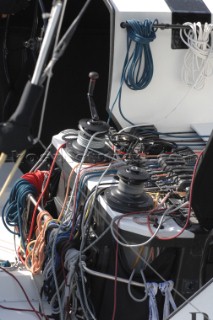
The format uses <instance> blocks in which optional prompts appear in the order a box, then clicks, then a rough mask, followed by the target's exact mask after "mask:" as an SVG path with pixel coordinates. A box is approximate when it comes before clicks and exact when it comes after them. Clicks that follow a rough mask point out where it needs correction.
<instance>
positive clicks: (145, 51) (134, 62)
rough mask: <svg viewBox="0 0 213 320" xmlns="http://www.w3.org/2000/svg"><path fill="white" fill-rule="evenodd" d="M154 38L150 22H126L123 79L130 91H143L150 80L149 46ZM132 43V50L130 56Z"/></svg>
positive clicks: (151, 73) (151, 71) (150, 58)
mask: <svg viewBox="0 0 213 320" xmlns="http://www.w3.org/2000/svg"><path fill="white" fill-rule="evenodd" d="M154 23H155V21H154ZM155 38H156V33H155V30H154V28H153V22H152V21H150V20H145V21H144V22H140V21H136V20H127V57H126V59H125V62H126V64H125V65H124V69H125V74H124V79H125V83H126V85H127V86H128V87H129V88H130V89H132V90H141V89H144V88H146V87H147V86H148V84H149V83H150V81H151V80H152V76H153V70H154V68H153V59H152V53H151V49H150V45H149V44H150V42H152V41H153V40H154V39H155ZM133 42H134V48H133V51H132V53H131V54H130V51H131V47H132V43H133Z"/></svg>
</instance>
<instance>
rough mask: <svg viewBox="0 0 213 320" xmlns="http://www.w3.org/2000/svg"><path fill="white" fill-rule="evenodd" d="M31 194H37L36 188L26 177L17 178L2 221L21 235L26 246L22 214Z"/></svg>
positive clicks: (16, 233) (4, 208)
mask: <svg viewBox="0 0 213 320" xmlns="http://www.w3.org/2000/svg"><path fill="white" fill-rule="evenodd" d="M29 194H32V195H33V196H37V190H36V188H35V187H34V186H33V185H32V184H31V183H30V182H28V181H27V180H25V179H19V180H17V181H16V183H15V184H14V186H13V188H12V190H11V192H10V196H9V198H8V200H7V202H6V203H5V205H4V207H3V210H2V221H3V224H4V226H5V228H6V229H7V230H8V231H10V232H11V233H13V234H15V235H18V236H20V237H21V242H22V245H23V247H25V245H24V242H25V239H24V235H23V231H22V228H23V217H22V214H23V212H24V209H25V207H26V201H27V196H28V195H29ZM10 227H18V230H17V231H15V230H11V229H10Z"/></svg>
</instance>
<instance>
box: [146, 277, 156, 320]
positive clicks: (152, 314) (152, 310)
mask: <svg viewBox="0 0 213 320" xmlns="http://www.w3.org/2000/svg"><path fill="white" fill-rule="evenodd" d="M157 292H158V284H157V283H155V282H148V283H147V293H148V296H149V320H159V314H158V307H157V302H156V298H155V296H156V294H157Z"/></svg>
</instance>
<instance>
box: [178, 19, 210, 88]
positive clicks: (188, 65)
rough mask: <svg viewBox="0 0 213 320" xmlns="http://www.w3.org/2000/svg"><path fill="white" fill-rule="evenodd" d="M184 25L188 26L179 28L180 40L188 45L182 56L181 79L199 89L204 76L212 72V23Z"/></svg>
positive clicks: (203, 82)
mask: <svg viewBox="0 0 213 320" xmlns="http://www.w3.org/2000/svg"><path fill="white" fill-rule="evenodd" d="M184 25H187V26H189V27H190V28H189V30H188V29H182V28H181V29H180V37H181V40H182V41H183V43H185V45H186V46H187V47H188V50H187V52H186V54H185V56H184V65H183V68H182V79H183V81H184V82H185V83H186V84H187V85H188V86H191V87H193V88H195V89H198V90H199V89H202V88H203V87H204V85H205V82H206V78H207V77H210V76H211V75H212V74H213V66H212V58H213V51H212V49H213V44H212V39H211V38H212V31H213V24H208V23H205V24H204V25H201V23H200V22H197V23H191V22H186V23H184ZM210 41H211V45H210V44H209V43H210Z"/></svg>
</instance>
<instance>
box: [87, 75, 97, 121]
mask: <svg viewBox="0 0 213 320" xmlns="http://www.w3.org/2000/svg"><path fill="white" fill-rule="evenodd" d="M89 78H90V81H89V88H88V93H87V97H88V101H89V106H90V113H91V118H92V121H98V120H99V116H98V113H97V109H96V106H95V101H94V99H93V92H94V89H95V83H96V80H97V79H98V78H99V74H98V73H97V72H90V73H89Z"/></svg>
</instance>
